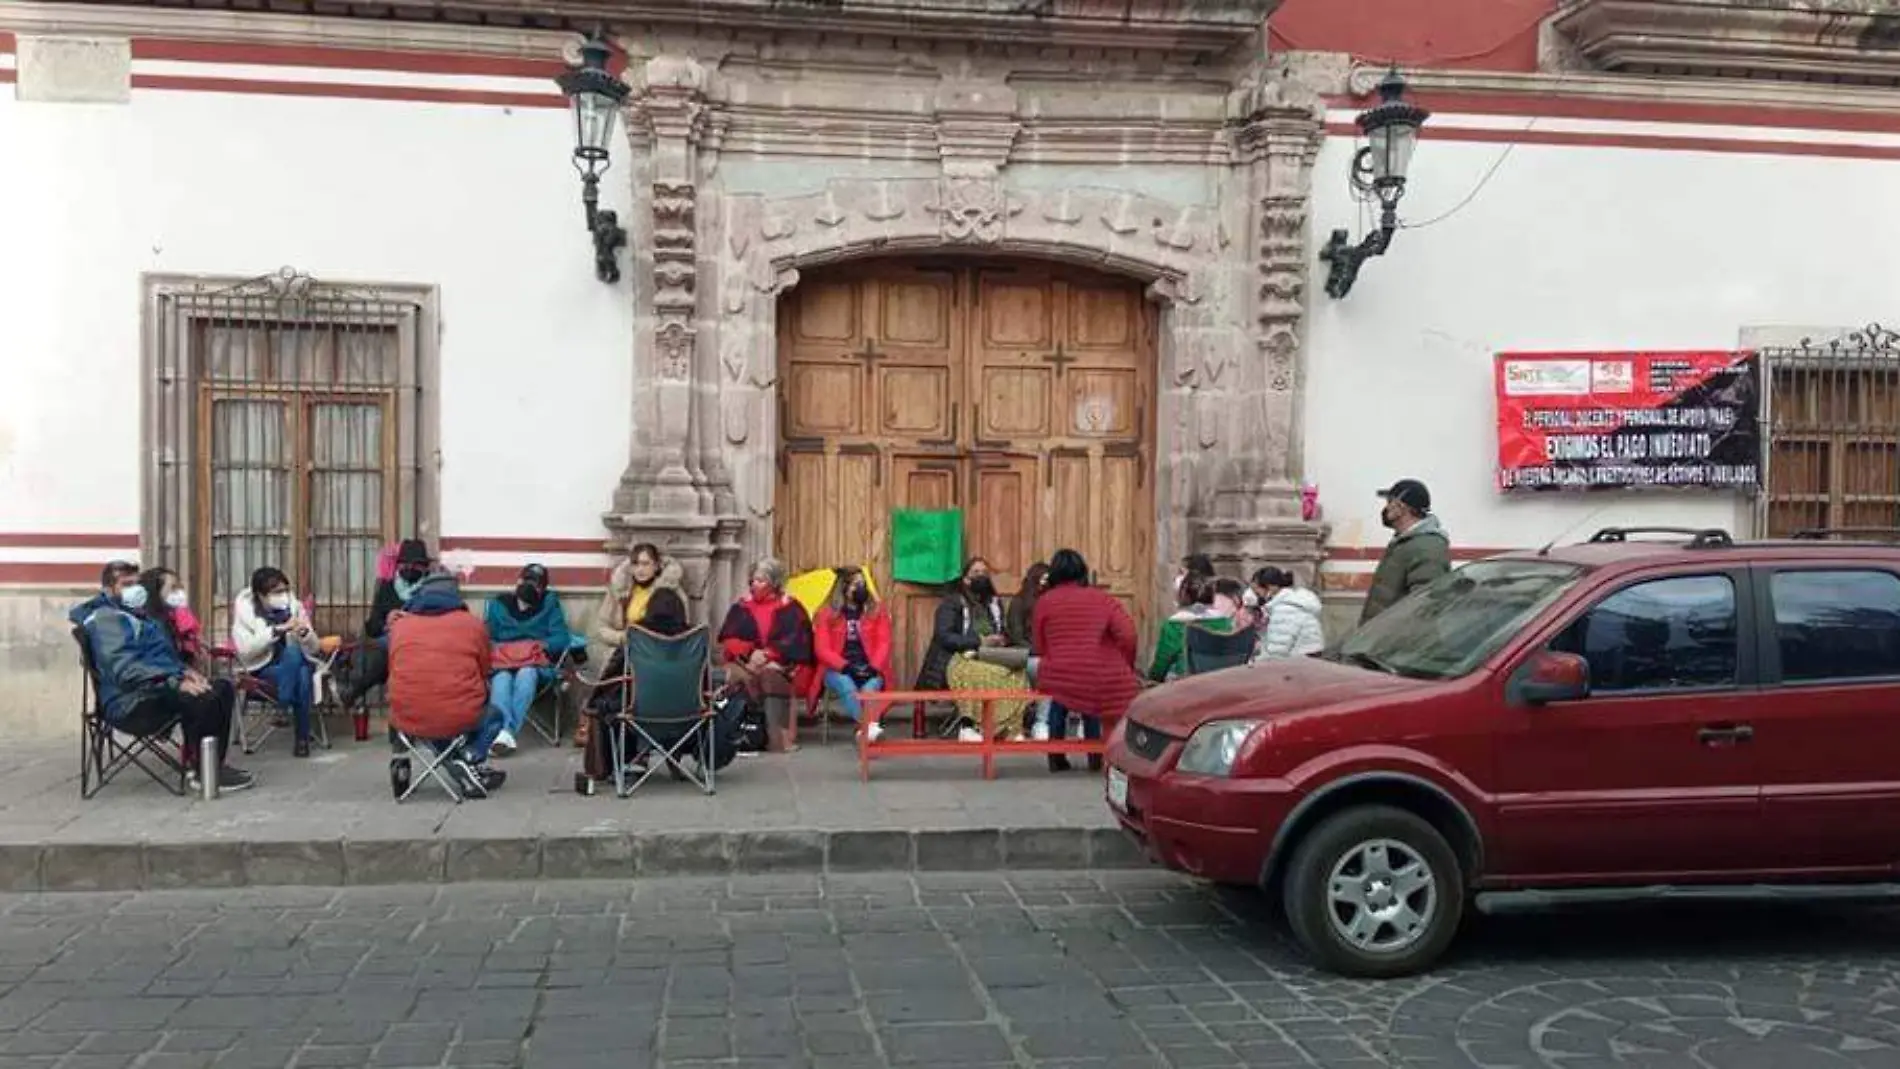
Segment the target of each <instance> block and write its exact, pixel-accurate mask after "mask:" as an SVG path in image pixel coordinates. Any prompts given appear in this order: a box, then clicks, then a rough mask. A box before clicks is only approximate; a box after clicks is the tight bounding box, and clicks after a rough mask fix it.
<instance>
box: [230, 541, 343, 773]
mask: <svg viewBox="0 0 1900 1069" xmlns="http://www.w3.org/2000/svg"><path fill="white" fill-rule="evenodd" d="M231 645H232V646H234V647H236V648H237V661H238V667H239V668H242V669H243V670H244V671H246V672H249V673H250V674H252V675H254V676H256V677H258V678H259V679H262V680H264V681H266V682H268V683H269V684H270V685H271V689H272V690H273V691H275V692H276V696H277V704H279V705H281V706H283V707H284V708H285V709H288V710H289V711H290V718H291V722H292V725H293V726H294V727H295V728H296V742H295V743H294V744H293V751H292V752H294V753H295V754H296V755H297V756H298V757H309V756H310V711H311V706H312V705H313V704H314V703H315V697H316V695H315V690H316V683H315V679H316V659H317V657H318V655H319V654H320V653H321V652H322V649H321V645H320V641H319V639H318V637H317V629H316V628H314V627H312V626H311V625H310V614H309V613H308V612H306V611H305V609H304V607H303V605H302V604H301V603H299V602H298V601H297V599H296V598H295V597H293V596H292V595H291V593H290V577H289V576H287V575H285V574H284V573H283V572H282V571H280V570H278V569H276V568H272V567H269V566H265V567H263V568H259V569H258V570H256V571H255V572H252V573H251V586H250V589H248V590H246V591H244V592H243V593H241V594H239V595H238V596H237V600H236V601H235V602H233V603H232V605H231Z"/></svg>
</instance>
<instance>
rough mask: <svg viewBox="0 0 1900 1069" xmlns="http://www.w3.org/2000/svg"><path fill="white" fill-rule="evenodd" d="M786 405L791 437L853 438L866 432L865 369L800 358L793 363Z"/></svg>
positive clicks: (858, 366)
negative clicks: (864, 409)
mask: <svg viewBox="0 0 1900 1069" xmlns="http://www.w3.org/2000/svg"><path fill="white" fill-rule="evenodd" d="M788 379H789V381H788V382H787V384H786V385H787V388H788V390H789V391H790V397H791V398H793V400H792V401H791V402H790V403H788V404H787V405H786V406H785V435H786V437H788V438H825V437H854V436H857V435H861V434H863V433H864V416H863V409H862V407H861V402H862V400H863V396H864V386H863V382H864V368H863V367H862V366H860V365H856V364H845V363H819V362H814V361H805V360H799V361H796V362H794V363H793V364H792V367H791V373H790V375H789V376H788Z"/></svg>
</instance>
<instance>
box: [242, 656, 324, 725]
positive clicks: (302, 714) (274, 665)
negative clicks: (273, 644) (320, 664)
mask: <svg viewBox="0 0 1900 1069" xmlns="http://www.w3.org/2000/svg"><path fill="white" fill-rule="evenodd" d="M316 671H317V669H316V666H315V665H313V664H311V663H310V658H309V656H308V655H306V654H305V653H304V651H303V647H302V646H299V645H297V644H296V643H295V642H286V643H284V645H283V647H282V648H281V649H279V650H278V651H277V655H276V656H275V657H272V658H271V662H270V663H269V664H267V665H265V666H264V667H263V669H262V670H260V671H259V672H258V673H257V675H258V676H259V678H261V679H264V680H265V681H267V682H269V683H270V685H271V688H272V689H273V690H275V691H276V692H277V704H278V705H281V706H283V707H284V708H285V709H288V710H290V717H291V720H292V721H293V722H295V723H296V725H297V737H298V738H300V739H307V738H309V737H310V705H311V702H312V700H313V698H314V693H313V692H314V691H315V689H316V688H315V683H314V682H313V679H314V677H315V675H316Z"/></svg>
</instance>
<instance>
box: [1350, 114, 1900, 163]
mask: <svg viewBox="0 0 1900 1069" xmlns="http://www.w3.org/2000/svg"><path fill="white" fill-rule="evenodd" d="M1326 132H1327V133H1328V134H1330V135H1333V136H1339V137H1356V136H1358V133H1359V128H1358V127H1356V126H1354V125H1353V124H1351V123H1327V124H1326ZM1419 136H1420V137H1423V138H1425V139H1427V140H1431V141H1470V142H1483V143H1488V144H1494V145H1498V144H1519V145H1571V146H1578V147H1589V148H1639V149H1650V150H1657V151H1664V152H1727V153H1736V154H1741V155H1753V156H1825V157H1829V158H1833V159H1848V160H1900V145H1843V144H1823V143H1818V142H1812V141H1758V140H1747V139H1729V138H1720V137H1674V136H1670V135H1664V134H1607V133H1606V134H1595V133H1573V132H1570V131H1558V130H1538V129H1535V128H1532V129H1529V130H1457V129H1449V128H1446V127H1430V126H1428V127H1426V128H1425V129H1424V130H1422V131H1420V132H1419Z"/></svg>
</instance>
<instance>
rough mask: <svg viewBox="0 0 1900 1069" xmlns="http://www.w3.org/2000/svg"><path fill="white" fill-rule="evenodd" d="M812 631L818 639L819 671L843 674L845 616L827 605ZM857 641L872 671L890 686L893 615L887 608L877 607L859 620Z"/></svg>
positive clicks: (821, 610)
mask: <svg viewBox="0 0 1900 1069" xmlns="http://www.w3.org/2000/svg"><path fill="white" fill-rule="evenodd" d="M813 630H814V631H815V632H816V636H817V646H818V667H819V668H821V669H823V670H824V671H827V672H843V671H844V667H845V665H844V639H845V618H844V614H843V613H841V612H838V611H837V610H835V609H833V608H832V607H831V606H829V605H827V606H825V607H824V608H822V609H819V610H818V620H817V623H816V624H815V625H814V627H813ZM858 639H859V641H861V642H863V643H864V656H865V659H867V660H869V661H870V662H871V667H872V668H874V669H876V670H877V674H878V675H879V676H880V677H882V678H883V679H884V681H885V686H889V685H890V678H891V614H890V613H887V612H885V611H884V606H882V605H876V606H873V607H872V608H871V611H870V612H868V613H866V614H865V615H864V616H862V617H860V618H859V620H858Z"/></svg>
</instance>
